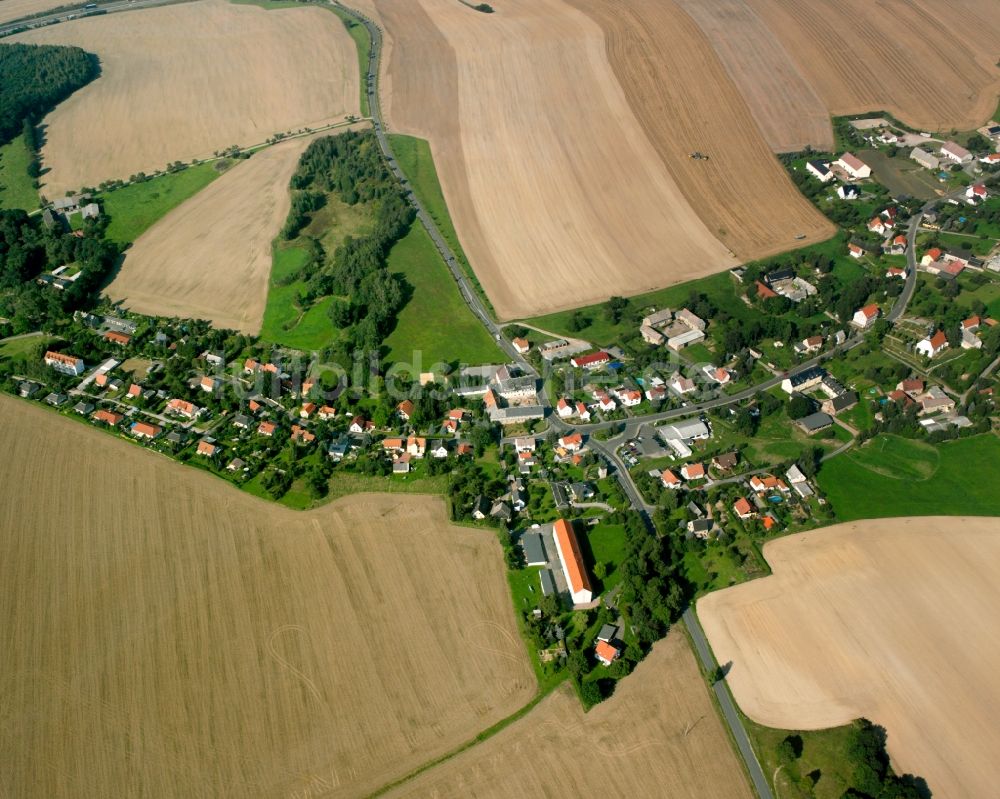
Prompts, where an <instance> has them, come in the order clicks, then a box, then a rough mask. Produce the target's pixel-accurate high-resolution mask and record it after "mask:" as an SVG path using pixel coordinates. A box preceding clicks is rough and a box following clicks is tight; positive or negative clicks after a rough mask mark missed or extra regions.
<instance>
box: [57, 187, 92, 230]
mask: <svg viewBox="0 0 1000 799" xmlns="http://www.w3.org/2000/svg"><path fill="white" fill-rule="evenodd" d="M74 214H80V216H81V218H83V219H97V217H99V216H100V215H101V207H100V206H99V205H98V204H97V203H95V202H93V201H92V200H91V197H90V195H89V194H71V195H67V196H65V197H59V198H57V199H55V200H53V201H52V202H51V203H50V204H49V206H48V207H47V208H46V209H45V210H44V211H43V212H42V219H43V221H44V223H45V225H46V227H52V226H53V225H54V224H56V223H57V222H58V223H61V224H66V223H67V222H68V220H69V218H70V217H71V216H73V215H74Z"/></svg>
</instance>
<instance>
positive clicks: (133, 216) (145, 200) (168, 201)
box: [99, 163, 221, 244]
mask: <svg viewBox="0 0 1000 799" xmlns="http://www.w3.org/2000/svg"><path fill="white" fill-rule="evenodd" d="M220 174H221V173H220V172H218V171H217V170H216V168H215V164H214V163H208V164H198V165H197V166H191V167H188V168H187V169H184V170H182V171H180V172H172V173H170V174H167V175H161V176H159V177H156V178H152V179H151V180H147V181H146V182H144V183H133V184H131V185H129V186H122V187H121V188H120V189H114V190H113V191H109V192H107V193H105V194H102V195H99V196H100V199H101V200H102V202H103V204H104V213H106V214H107V215H108V217H109V218H110V222H109V223H108V230H107V234H106V235H107V238H109V239H111V240H112V241H116V242H118V243H119V244H129V243H131V242H133V241H135V240H136V239H137V238H139V236H140V235H141V234H142V233H144V232H145V231H146V230H148V229H149V228H150V227H151V226H152V225H153V223H154V222H157V221H158V220H160V219H161V218H162V217H163V216H164V215H166V214H167V213H168V212H169V211H171V210H173V209H174V208H176V207H177V206H178V205H180V204H181V203H182V202H184V201H185V200H187V199H189V198H190V197H193V196H194V195H195V194H197V193H198V192H199V191H201V190H202V189H203V188H205V187H206V186H207V185H208V184H209V183H211V182H212V181H213V180H215V179H216V178H217V177H218V176H219V175H220Z"/></svg>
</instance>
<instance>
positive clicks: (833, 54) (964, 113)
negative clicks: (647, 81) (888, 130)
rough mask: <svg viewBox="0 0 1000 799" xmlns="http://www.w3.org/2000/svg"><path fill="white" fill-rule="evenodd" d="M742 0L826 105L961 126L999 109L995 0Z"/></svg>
mask: <svg viewBox="0 0 1000 799" xmlns="http://www.w3.org/2000/svg"><path fill="white" fill-rule="evenodd" d="M745 2H746V4H747V5H748V6H749V7H750V8H752V9H753V10H754V11H755V12H756V13H757V15H759V17H760V18H761V19H762V20H763V21H764V23H765V25H766V26H767V27H768V28H770V30H771V31H772V32H773V33H774V35H775V36H777V38H778V39H779V40H781V42H782V43H783V44H784V47H785V49H786V50H787V52H788V53H789V54H791V57H792V59H793V60H794V62H795V63H796V64H797V66H798V70H799V71H800V72H801V74H802V75H803V76H804V78H805V79H806V81H808V83H809V84H810V85H811V86H812V87H813V88H814V89H815V90H816V92H817V93H818V94H819V96H820V97H821V98H823V102H824V103H825V104H826V107H827V108H828V109H829V110H830V112H831V113H833V114H860V113H864V112H867V111H874V110H877V109H884V110H886V111H889V112H890V113H892V114H893V115H894V116H896V117H898V118H899V119H902V120H903V121H904V122H907V123H909V124H910V125H913V126H915V127H917V128H920V129H925V130H949V129H951V128H957V129H959V130H968V129H971V128H975V127H977V126H979V125H981V124H983V122H984V121H985V120H987V119H989V117H990V115H991V114H992V113H993V111H994V110H995V109H996V105H997V95H998V93H1000V69H998V68H997V66H996V62H997V54H998V53H1000V14H997V4H996V2H995V0H959V2H955V3H946V4H942V3H938V2H932V1H931V0H885V2H880V3H871V2H868V1H867V0H824V1H823V2H805V3H804V2H799V0H745ZM728 33H729V35H732V36H736V37H737V40H739V39H741V38H742V33H740V32H738V31H737V30H736V29H735V28H733V27H731V28H729V30H728Z"/></svg>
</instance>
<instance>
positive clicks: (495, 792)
mask: <svg viewBox="0 0 1000 799" xmlns="http://www.w3.org/2000/svg"><path fill="white" fill-rule="evenodd" d="M512 775H516V779H517V782H518V784H519V785H520V786H522V788H521V790H520V792H519V795H524V796H532V797H535V796H538V797H541V796H545V797H563V796H580V795H584V794H585V793H587V794H593V795H597V796H628V797H640V796H642V797H645V796H667V797H671V799H741V798H743V797H745V798H746V799H749V798H750V797H751V795H752V794H751V791H750V788H749V786H748V784H747V780H746V777H745V776H744V771H743V769H742V768H741V766H740V764H739V762H738V761H737V760H736V756H735V755H734V754H733V749H732V745H731V744H730V742H729V740H728V739H727V738H726V733H725V731H724V729H723V727H722V722H721V721H720V720H719V717H718V715H717V712H716V710H715V708H714V707H713V706H712V704H711V701H710V700H709V695H708V687H707V686H706V684H705V681H704V679H703V678H702V676H701V674H700V673H699V671H698V667H697V665H696V664H695V660H694V655H693V654H692V652H691V648H690V647H689V646H688V643H687V641H686V640H685V639H684V636H683V634H682V633H681V632H680V631H679V630H678V631H675V632H672V633H671V634H670V635H669V636H668V637H667V638H666V640H663V641H660V642H659V643H658V644H656V646H655V647H654V648H653V651H652V653H651V654H650V655H649V656H648V657H647V658H646V660H645V661H644V662H643V663H641V664H640V665H639V667H638V668H637V669H636V671H635V673H634V674H632V675H631V676H630V677H629V678H628V679H627V680H625V681H624V682H623V683H621V685H620V686H619V688H618V690H617V692H616V694H615V695H614V696H613V697H611V699H609V700H607V701H606V702H604V703H602V704H600V705H598V706H597V707H596V708H594V709H593V710H591V711H590V712H589V713H587V714H586V715H584V713H583V711H582V709H581V708H580V703H579V700H578V699H577V698H576V696H575V695H574V694H573V692H572V691H571V690H570V689H569V688H566V687H564V688H562V689H560V690H558V691H557V692H556V693H554V694H552V695H551V696H549V697H547V698H546V699H544V700H543V701H542V702H541V703H540V704H539V705H538V706H537V707H535V708H534V709H533V710H531V711H530V712H529V713H528V714H527V715H526V716H524V717H523V718H521V719H519V720H518V721H517V722H515V723H514V724H512V725H511V726H509V727H508V728H507V729H505V730H503V731H502V732H500V733H499V734H497V735H496V737H494V738H491V739H490V740H488V741H486V742H485V743H482V744H479V745H478V746H476V747H475V748H474V749H471V750H469V751H467V752H464V753H463V754H461V755H459V756H458V757H455V758H453V759H452V760H449V761H447V762H445V763H443V764H442V765H440V766H437V767H435V768H432V769H430V770H428V771H426V772H424V773H423V774H421V775H420V776H419V777H417V778H416V779H414V780H413V781H412V782H409V783H406V784H404V785H402V786H401V787H400V788H398V789H397V790H396V791H393V792H391V793H390V794H388V795H389V796H391V797H394V799H402V798H403V797H406V798H407V799H409V798H410V797H413V799H416V797H421V799H425V798H427V797H430V799H450V798H451V797H467V798H468V799H506V797H509V796H510V795H511V789H510V782H511V779H512Z"/></svg>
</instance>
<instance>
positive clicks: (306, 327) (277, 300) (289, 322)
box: [260, 244, 337, 351]
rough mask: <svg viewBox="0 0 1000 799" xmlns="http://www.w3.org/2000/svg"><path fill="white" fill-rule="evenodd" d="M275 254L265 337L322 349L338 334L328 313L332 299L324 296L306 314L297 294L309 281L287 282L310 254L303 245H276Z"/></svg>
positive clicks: (299, 347)
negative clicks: (296, 300)
mask: <svg viewBox="0 0 1000 799" xmlns="http://www.w3.org/2000/svg"><path fill="white" fill-rule="evenodd" d="M273 253H274V255H273V259H272V261H271V278H270V284H269V286H268V290H267V306H266V307H265V308H264V321H263V323H262V324H261V329H260V337H261V339H262V340H264V341H270V342H272V343H274V344H282V345H284V346H286V347H292V348H293V349H297V350H305V351H311V350H318V349H322V348H323V347H325V346H327V345H329V344H330V342H331V341H332V340H333V339H334V338H336V336H337V330H336V328H334V326H333V323H332V322H331V321H330V317H329V316H328V315H327V310H328V308H329V307H330V303H331V302H332V298H330V297H325V298H323V299H321V300H320V301H319V302H317V303H315V304H314V305H313V306H312V307H311V308H309V310H307V311H306V312H305V313H304V314H303V313H302V312H301V311H300V310H299V308H298V306H297V305H296V304H295V297H296V295H297V294H298V292H299V291H300V290H303V289H304V288H305V283H304V282H303V281H301V280H295V281H293V282H291V283H286V282H285V281H286V280H287V279H288V277H289V276H290V275H293V274H295V273H296V272H298V271H299V270H300V269H301V268H302V266H303V265H304V264H305V263H306V261H307V260H308V255H307V253H306V251H305V250H304V249H302V248H301V247H295V246H282V245H280V244H275V246H274V250H273ZM282 284H284V285H282Z"/></svg>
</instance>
